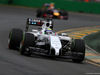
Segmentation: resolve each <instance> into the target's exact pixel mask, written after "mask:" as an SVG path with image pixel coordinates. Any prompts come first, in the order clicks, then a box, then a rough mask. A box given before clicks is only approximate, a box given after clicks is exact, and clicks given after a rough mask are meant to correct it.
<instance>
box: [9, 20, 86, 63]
mask: <svg viewBox="0 0 100 75" xmlns="http://www.w3.org/2000/svg"><path fill="white" fill-rule="evenodd" d="M30 25H32V26H41V27H39V29H38V30H36V29H32V31H29V30H28V29H29V26H30ZM52 29H53V21H52V20H49V19H48V20H47V21H42V20H34V19H29V18H28V19H27V22H26V29H25V32H23V31H22V30H21V29H11V31H10V33H9V39H8V47H9V49H19V51H20V54H21V55H27V56H30V55H31V54H36V55H45V56H52V57H61V58H71V59H72V60H73V61H74V62H82V61H83V60H84V57H85V44H84V41H83V40H82V39H72V38H70V37H69V36H68V35H67V33H61V34H57V33H54V32H53V31H52Z"/></svg>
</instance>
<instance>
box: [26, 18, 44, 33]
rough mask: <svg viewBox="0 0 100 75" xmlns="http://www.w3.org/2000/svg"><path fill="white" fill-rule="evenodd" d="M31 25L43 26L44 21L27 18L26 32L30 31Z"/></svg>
mask: <svg viewBox="0 0 100 75" xmlns="http://www.w3.org/2000/svg"><path fill="white" fill-rule="evenodd" d="M29 25H32V26H42V25H43V22H42V20H39V19H32V18H27V21H26V28H25V31H28V28H29Z"/></svg>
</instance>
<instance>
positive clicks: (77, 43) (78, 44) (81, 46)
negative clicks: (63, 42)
mask: <svg viewBox="0 0 100 75" xmlns="http://www.w3.org/2000/svg"><path fill="white" fill-rule="evenodd" d="M72 52H76V53H81V54H82V55H79V56H77V55H74V56H73V57H76V59H72V60H73V62H77V63H80V62H82V61H83V60H84V58H85V43H84V41H83V40H81V39H75V40H74V47H73V50H72ZM77 57H78V58H77Z"/></svg>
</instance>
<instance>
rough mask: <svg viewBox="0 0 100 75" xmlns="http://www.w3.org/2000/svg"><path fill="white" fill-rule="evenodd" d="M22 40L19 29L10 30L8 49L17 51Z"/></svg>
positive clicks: (21, 33) (21, 32)
mask: <svg viewBox="0 0 100 75" xmlns="http://www.w3.org/2000/svg"><path fill="white" fill-rule="evenodd" d="M22 38H23V31H22V30H21V29H11V30H10V33H9V38H8V48H9V49H18V48H19V46H20V42H21V41H22Z"/></svg>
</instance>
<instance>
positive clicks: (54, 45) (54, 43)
mask: <svg viewBox="0 0 100 75" xmlns="http://www.w3.org/2000/svg"><path fill="white" fill-rule="evenodd" d="M50 43H51V49H54V50H55V55H59V51H60V49H61V48H62V45H61V42H60V39H59V37H57V36H50Z"/></svg>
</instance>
